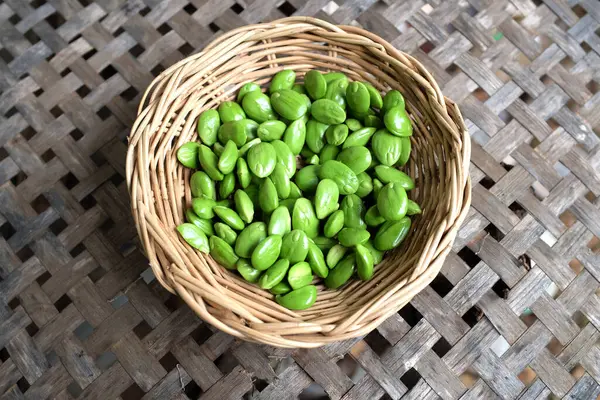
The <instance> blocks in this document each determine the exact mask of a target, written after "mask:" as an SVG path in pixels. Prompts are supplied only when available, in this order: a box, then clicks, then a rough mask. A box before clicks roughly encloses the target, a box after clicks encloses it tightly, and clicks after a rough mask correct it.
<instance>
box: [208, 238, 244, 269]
mask: <svg viewBox="0 0 600 400" xmlns="http://www.w3.org/2000/svg"><path fill="white" fill-rule="evenodd" d="M208 244H209V245H210V255H211V256H212V258H214V260H215V261H216V262H218V263H219V264H221V265H222V266H224V267H225V268H227V269H235V267H236V266H235V264H236V263H237V262H238V260H239V257H238V256H237V255H236V254H235V253H234V252H233V248H232V247H231V246H230V245H229V244H227V242H226V241H224V240H223V239H221V238H220V237H218V236H216V235H215V236H211V237H210V239H209V240H208Z"/></svg>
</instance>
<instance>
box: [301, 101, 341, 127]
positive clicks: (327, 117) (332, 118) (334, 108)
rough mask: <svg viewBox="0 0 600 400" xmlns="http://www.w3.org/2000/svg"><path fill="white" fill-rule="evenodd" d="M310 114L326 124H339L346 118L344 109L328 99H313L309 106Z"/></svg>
mask: <svg viewBox="0 0 600 400" xmlns="http://www.w3.org/2000/svg"><path fill="white" fill-rule="evenodd" d="M310 114H311V115H312V117H313V118H314V119H316V120H317V121H319V122H321V123H323V124H327V125H336V124H341V123H343V122H344V121H345V120H346V111H344V109H343V108H342V107H340V105H339V104H338V103H336V102H335V101H333V100H329V99H319V100H317V101H315V102H314V103H313V104H312V106H311V108H310Z"/></svg>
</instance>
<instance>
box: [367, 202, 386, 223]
mask: <svg viewBox="0 0 600 400" xmlns="http://www.w3.org/2000/svg"><path fill="white" fill-rule="evenodd" d="M365 222H366V223H367V225H369V226H378V225H381V224H383V223H384V222H385V218H383V217H382V216H381V214H379V210H377V206H371V207H370V208H369V209H368V210H367V213H366V214H365Z"/></svg>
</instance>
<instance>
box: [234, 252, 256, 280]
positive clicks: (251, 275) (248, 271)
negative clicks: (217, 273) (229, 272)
mask: <svg viewBox="0 0 600 400" xmlns="http://www.w3.org/2000/svg"><path fill="white" fill-rule="evenodd" d="M235 267H236V269H237V271H238V272H239V273H240V275H241V276H242V278H244V279H245V280H246V281H247V282H250V283H256V282H257V281H258V278H259V277H260V274H261V271H259V270H257V269H254V268H253V267H252V264H250V263H249V262H248V260H246V259H243V258H240V259H239V260H238V261H237V263H236V264H235Z"/></svg>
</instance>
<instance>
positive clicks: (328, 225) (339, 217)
mask: <svg viewBox="0 0 600 400" xmlns="http://www.w3.org/2000/svg"><path fill="white" fill-rule="evenodd" d="M343 227H344V211H342V210H337V211H335V212H334V213H333V214H331V215H330V216H329V218H327V222H325V227H324V228H323V234H324V235H325V237H328V238H332V237H334V236H335V235H337V234H338V232H339V231H341V230H342V228H343Z"/></svg>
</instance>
